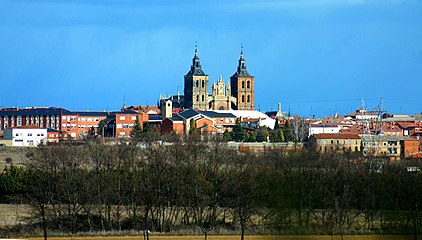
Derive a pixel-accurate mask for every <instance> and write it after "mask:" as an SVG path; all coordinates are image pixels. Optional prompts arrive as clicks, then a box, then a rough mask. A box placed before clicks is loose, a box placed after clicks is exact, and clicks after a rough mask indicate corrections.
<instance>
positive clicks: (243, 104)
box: [230, 46, 255, 110]
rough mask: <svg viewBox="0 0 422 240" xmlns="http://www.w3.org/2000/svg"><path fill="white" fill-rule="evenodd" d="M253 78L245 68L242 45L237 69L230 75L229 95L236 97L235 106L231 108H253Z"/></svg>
mask: <svg viewBox="0 0 422 240" xmlns="http://www.w3.org/2000/svg"><path fill="white" fill-rule="evenodd" d="M254 80H255V78H254V77H253V76H251V75H250V74H249V73H248V71H247V70H246V64H245V58H244V57H243V46H242V47H241V50H240V58H239V65H238V66H237V71H236V72H235V73H234V74H233V76H231V77H230V85H231V95H232V96H233V97H235V98H236V106H233V109H237V110H255V94H254V89H255V86H254Z"/></svg>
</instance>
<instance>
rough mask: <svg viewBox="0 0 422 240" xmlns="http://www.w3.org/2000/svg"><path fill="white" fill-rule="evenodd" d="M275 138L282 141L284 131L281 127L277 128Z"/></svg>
mask: <svg viewBox="0 0 422 240" xmlns="http://www.w3.org/2000/svg"><path fill="white" fill-rule="evenodd" d="M277 140H278V142H284V133H283V130H281V129H278V131H277Z"/></svg>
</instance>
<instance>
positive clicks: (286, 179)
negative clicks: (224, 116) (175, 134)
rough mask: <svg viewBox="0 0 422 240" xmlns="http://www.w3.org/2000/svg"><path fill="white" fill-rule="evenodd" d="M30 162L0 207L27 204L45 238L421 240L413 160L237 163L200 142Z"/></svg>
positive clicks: (305, 158)
mask: <svg viewBox="0 0 422 240" xmlns="http://www.w3.org/2000/svg"><path fill="white" fill-rule="evenodd" d="M28 156H29V157H30V158H31V161H29V162H28V163H27V164H26V166H25V168H23V169H16V168H15V169H13V170H9V171H8V172H7V173H5V174H3V175H2V176H1V178H0V183H1V184H0V186H1V189H0V191H2V192H1V193H2V195H3V201H5V200H7V201H9V202H10V201H11V202H15V203H17V202H19V203H25V204H29V205H30V206H31V207H32V208H33V210H34V211H33V212H34V215H33V216H32V220H34V222H36V224H38V225H37V226H39V227H40V229H44V235H45V236H46V235H47V230H60V231H64V232H67V233H70V234H76V233H81V232H97V231H126V230H135V231H142V230H150V231H153V232H170V231H186V230H189V231H191V230H195V229H196V230H197V231H198V233H199V232H200V233H202V234H204V236H205V238H206V236H207V235H208V234H209V233H219V232H223V231H226V232H227V231H230V232H232V233H233V232H239V234H240V235H241V236H243V235H244V234H245V232H247V231H254V232H265V233H273V234H274V233H275V234H287V233H288V234H295V233H300V234H307V233H313V234H315V233H316V234H359V233H369V232H376V233H393V234H394V233H397V234H415V236H416V234H417V233H418V232H419V231H420V229H421V211H420V208H421V203H422V175H421V173H420V171H418V169H420V167H421V162H420V161H417V160H409V161H408V160H404V161H401V162H388V161H386V160H382V159H369V160H361V159H358V157H357V156H354V155H353V154H339V153H329V154H324V155H322V154H319V153H317V152H315V151H301V152H296V153H284V152H280V151H276V150H272V149H267V151H265V152H264V153H261V154H252V153H239V152H236V151H232V150H230V149H228V148H227V147H226V146H225V143H223V142H209V143H204V142H199V141H188V142H175V143H172V144H167V143H150V144H145V145H142V146H141V147H140V146H139V145H138V146H135V145H126V144H121V145H113V146H111V145H104V144H94V143H93V144H87V145H82V146H69V145H56V146H40V147H38V148H35V149H33V150H32V151H31V152H30V153H29V154H28ZM409 170H411V171H409ZM11 176H14V177H11ZM4 179H7V180H4ZM4 181H6V182H4ZM4 186H6V187H7V189H6V191H5V189H4ZM5 196H7V198H6V197H5ZM20 228H22V226H20ZM146 237H148V236H146Z"/></svg>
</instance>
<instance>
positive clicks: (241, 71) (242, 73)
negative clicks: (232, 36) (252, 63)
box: [232, 46, 251, 77]
mask: <svg viewBox="0 0 422 240" xmlns="http://www.w3.org/2000/svg"><path fill="white" fill-rule="evenodd" d="M232 77H251V75H250V74H249V73H248V71H247V70H246V64H245V58H244V57H243V46H242V49H241V51H240V58H239V65H238V66H237V71H236V72H235V73H234V74H233V76H232Z"/></svg>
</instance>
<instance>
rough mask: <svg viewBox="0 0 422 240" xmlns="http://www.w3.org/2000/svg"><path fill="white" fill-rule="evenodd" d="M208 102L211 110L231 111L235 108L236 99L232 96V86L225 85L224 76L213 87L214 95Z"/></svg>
mask: <svg viewBox="0 0 422 240" xmlns="http://www.w3.org/2000/svg"><path fill="white" fill-rule="evenodd" d="M208 102H209V103H208V105H209V106H208V109H209V110H230V109H232V106H235V104H236V98H235V97H233V96H231V86H230V84H229V83H228V84H225V83H224V80H223V77H222V76H220V78H219V79H218V81H217V83H214V84H213V85H212V95H211V96H209V98H208Z"/></svg>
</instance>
